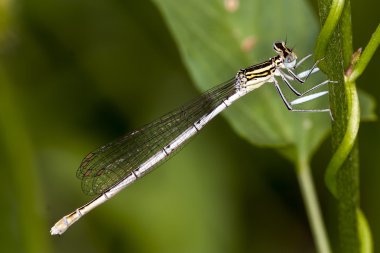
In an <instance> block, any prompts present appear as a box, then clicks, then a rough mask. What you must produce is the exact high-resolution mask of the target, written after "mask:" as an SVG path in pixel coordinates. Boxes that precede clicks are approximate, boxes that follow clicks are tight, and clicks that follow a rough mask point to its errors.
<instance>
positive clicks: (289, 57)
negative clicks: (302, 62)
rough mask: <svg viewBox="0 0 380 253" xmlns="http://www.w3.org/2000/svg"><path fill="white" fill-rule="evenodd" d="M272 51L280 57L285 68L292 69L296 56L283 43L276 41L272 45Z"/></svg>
mask: <svg viewBox="0 0 380 253" xmlns="http://www.w3.org/2000/svg"><path fill="white" fill-rule="evenodd" d="M273 49H274V51H276V53H278V54H279V55H280V56H281V58H282V60H283V63H284V66H285V68H289V69H290V68H294V66H295V65H296V63H297V55H296V54H295V53H294V52H293V50H292V49H290V48H288V47H287V46H286V44H285V42H283V41H277V42H275V43H273Z"/></svg>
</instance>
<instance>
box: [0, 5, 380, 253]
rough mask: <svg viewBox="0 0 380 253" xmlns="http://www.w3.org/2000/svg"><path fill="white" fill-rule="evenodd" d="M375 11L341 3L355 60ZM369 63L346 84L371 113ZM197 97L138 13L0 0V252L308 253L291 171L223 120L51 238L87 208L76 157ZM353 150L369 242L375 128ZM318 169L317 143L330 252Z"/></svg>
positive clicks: (167, 43)
mask: <svg viewBox="0 0 380 253" xmlns="http://www.w3.org/2000/svg"><path fill="white" fill-rule="evenodd" d="M308 4H309V5H310V8H312V9H313V11H314V13H317V11H316V3H315V2H314V1H310V2H308ZM374 5H377V6H374ZM378 10H379V3H378V2H376V3H374V1H370V0H364V1H360V2H359V1H353V3H352V19H353V30H354V31H353V34H354V46H355V48H357V47H360V46H365V45H366V43H367V42H368V40H369V38H370V36H371V34H372V32H373V31H374V30H375V28H376V26H377V24H378V22H379V14H378ZM315 16H316V17H317V15H315ZM274 18H275V17H274ZM290 18H291V17H290ZM283 35H284V34H279V35H278V36H279V39H281V38H282V37H283ZM301 43H302V42H297V46H300V44H301ZM270 56H271V55H268V57H270ZM379 64H380V62H379V53H377V54H376V55H375V57H374V59H373V60H372V62H371V63H370V65H369V67H368V68H367V70H366V72H365V73H364V75H363V76H362V77H361V78H360V79H359V81H358V85H359V87H360V88H361V89H363V90H365V91H367V92H369V93H370V94H372V95H373V96H374V97H375V98H376V100H377V101H378V100H379V98H380V88H379V87H380V86H379V77H378V73H376V70H377V72H378V69H379ZM242 67H243V66H242ZM232 75H234V73H231V76H232ZM198 94H199V91H198V90H197V89H196V88H194V85H193V84H192V81H191V79H190V77H189V74H188V73H187V71H186V69H185V67H184V65H183V63H182V61H181V58H180V55H179V52H178V49H177V46H176V43H175V41H174V40H173V38H172V36H171V34H170V32H169V31H168V28H167V26H166V24H165V22H164V19H163V17H162V16H161V15H160V12H159V10H158V9H157V7H156V6H155V5H154V4H153V3H152V2H150V1H133V2H132V1H126V0H112V1H106V0H80V1H79V0H56V1H47V0H27V1H26V0H24V1H11V0H0V112H1V114H0V115H1V118H0V132H1V135H0V143H1V144H0V151H1V152H0V168H1V171H2V176H1V178H2V183H1V195H0V201H1V204H2V208H1V211H0V214H1V217H2V221H1V228H0V242H1V249H2V252H141V253H142V252H315V248H314V243H313V239H312V237H311V233H310V229H309V224H308V221H307V217H306V214H305V210H304V206H303V203H302V198H301V195H300V191H299V188H298V183H297V180H296V176H295V173H294V169H293V168H292V165H291V164H290V163H289V162H288V161H287V160H285V159H283V158H282V157H281V156H280V155H278V153H276V152H274V151H273V150H272V149H262V148H257V147H253V146H251V145H249V144H248V143H247V142H246V141H244V140H242V139H241V138H239V137H238V136H237V135H236V134H235V133H234V132H233V131H232V129H231V127H230V126H229V124H228V123H227V122H226V121H225V120H224V119H223V117H218V118H217V119H215V120H214V121H213V122H212V123H211V124H210V125H209V126H208V127H206V128H205V130H204V131H202V133H200V134H199V136H198V137H197V138H195V139H194V140H193V141H192V142H191V143H190V144H189V145H188V146H187V147H186V148H185V149H184V150H183V151H182V152H181V153H180V154H179V155H177V156H175V157H174V158H172V159H171V160H170V161H168V162H167V163H165V164H164V165H162V166H161V167H160V168H159V169H158V170H156V171H155V172H154V173H152V174H150V175H149V176H147V177H145V178H144V179H142V180H140V181H139V182H138V183H136V184H134V185H132V186H131V187H129V188H128V189H126V190H124V191H123V192H122V193H121V194H119V195H118V196H117V197H115V198H114V199H112V200H111V201H109V202H108V203H107V204H105V205H103V206H101V207H99V208H97V209H96V210H95V211H93V212H92V213H90V214H89V215H87V216H86V217H85V218H84V219H83V220H81V221H79V222H78V223H77V224H75V225H74V226H73V227H72V228H70V229H69V230H68V231H67V232H66V233H65V234H64V235H63V236H61V237H52V236H50V234H49V229H50V227H51V226H52V225H53V224H54V223H55V222H56V221H57V220H58V219H59V218H61V217H62V216H63V215H65V214H67V213H68V212H71V211H73V210H74V209H75V208H77V207H79V206H80V205H82V204H84V203H85V202H87V201H88V200H90V198H89V197H88V196H86V195H84V194H83V193H82V192H81V188H80V181H79V180H77V179H76V177H75V171H76V168H77V167H78V165H79V163H80V161H81V159H82V158H83V157H84V155H86V154H87V153H88V152H89V151H91V150H93V149H94V148H96V147H98V146H99V145H102V144H104V143H106V142H108V141H110V140H112V139H114V138H116V137H118V136H120V135H122V134H124V133H126V132H128V131H130V130H133V129H135V128H136V127H138V126H141V125H143V124H145V123H147V122H149V121H151V120H153V119H155V118H157V117H158V116H160V115H161V114H163V113H165V112H167V111H169V110H171V109H173V108H175V107H177V106H178V105H181V104H182V103H183V102H185V101H187V100H189V99H191V98H193V97H194V96H197V95H198ZM378 113H379V109H377V114H378ZM359 141H360V142H359V147H360V160H361V202H362V207H363V210H364V213H365V214H366V215H367V218H368V221H369V224H370V226H371V229H372V232H373V236H374V239H375V243H376V242H378V241H379V238H380V216H379V213H380V201H379V195H378V194H379V190H380V187H379V184H378V181H379V180H380V171H379V167H380V166H379V164H380V156H379V155H378V154H379V152H380V143H379V141H380V123H379V122H378V121H377V122H372V123H363V124H362V126H361V130H360V134H359ZM329 157H330V145H329V141H328V140H327V141H326V142H325V143H323V145H322V147H321V148H320V149H319V151H318V152H317V154H316V156H315V158H314V161H313V164H312V166H313V168H314V171H313V172H314V175H315V180H316V186H317V189H318V194H319V197H320V202H321V205H322V208H323V212H324V216H325V219H326V223H327V227H328V231H329V234H330V235H331V238H332V239H333V241H334V242H333V243H332V244H333V245H334V246H336V242H335V239H336V232H337V231H336V230H337V229H336V221H334V219H335V211H336V210H335V203H334V200H333V199H332V197H331V196H330V194H329V193H328V192H327V191H326V189H325V187H324V183H323V172H324V168H325V166H326V164H327V162H328V161H329Z"/></svg>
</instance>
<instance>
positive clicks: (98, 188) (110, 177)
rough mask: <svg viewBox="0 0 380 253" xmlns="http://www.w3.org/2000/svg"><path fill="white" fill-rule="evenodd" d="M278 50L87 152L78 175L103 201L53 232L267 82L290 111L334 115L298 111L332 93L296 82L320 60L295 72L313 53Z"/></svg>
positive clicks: (62, 229) (279, 44)
mask: <svg viewBox="0 0 380 253" xmlns="http://www.w3.org/2000/svg"><path fill="white" fill-rule="evenodd" d="M273 48H274V50H275V51H276V53H277V55H276V56H274V57H272V58H270V59H269V60H268V61H265V62H263V63H260V64H257V65H253V66H250V67H248V68H245V69H241V70H240V71H238V73H237V74H236V76H235V77H234V78H232V79H231V80H229V81H227V82H225V83H222V84H220V85H219V86H216V87H214V88H212V89H210V90H208V91H207V92H205V93H204V94H203V95H201V96H200V97H198V98H196V99H194V100H192V101H191V102H190V103H188V104H186V105H185V106H182V107H180V108H178V109H177V110H174V111H172V112H170V113H168V114H166V115H164V116H163V117H161V118H159V119H158V120H156V121H153V122H152V123H150V124H148V125H146V126H144V127H142V128H141V129H139V130H136V131H133V132H131V133H129V134H127V135H125V136H124V137H122V138H121V139H119V140H116V141H114V142H111V143H109V144H107V145H105V146H103V147H100V148H98V149H97V150H95V151H93V152H91V153H90V154H88V155H87V156H86V157H85V158H84V159H83V161H82V163H81V165H80V167H79V169H78V171H77V177H78V178H79V179H81V180H82V189H83V191H84V193H86V194H88V195H98V197H96V198H95V199H93V200H92V201H90V202H89V203H87V204H85V205H84V206H82V207H80V208H78V209H76V210H75V211H74V212H72V213H70V214H68V215H66V216H64V217H63V218H62V219H61V220H59V221H58V222H57V223H56V224H55V225H54V226H53V227H52V228H51V230H50V233H51V234H53V235H54V234H62V233H64V232H65V231H66V229H67V228H68V227H69V226H71V225H72V224H73V223H74V222H76V221H77V220H78V219H79V218H81V217H82V216H83V215H85V214H86V213H88V212H89V211H91V210H92V209H94V208H95V207H97V206H98V205H100V204H102V203H104V202H105V201H107V200H108V199H110V198H112V197H113V196H114V195H115V194H117V193H118V192H120V191H121V190H122V189H124V188H125V187H126V186H128V185H130V184H131V183H133V182H134V181H136V180H137V179H139V178H141V177H142V176H144V175H145V174H147V173H148V172H150V171H151V170H152V169H153V168H155V167H157V166H158V164H160V163H161V162H163V161H165V160H167V159H168V158H169V157H171V156H172V155H173V154H174V153H175V151H176V150H178V149H179V148H180V147H182V146H183V145H184V144H185V143H186V141H187V140H189V139H190V137H192V136H193V135H195V134H196V133H197V132H199V131H200V130H201V129H202V128H203V127H204V126H205V125H206V124H207V123H208V122H209V121H210V120H211V119H213V118H214V117H215V116H216V115H217V114H219V113H220V112H221V111H223V110H224V109H226V108H227V107H228V106H230V105H231V104H232V103H233V102H234V101H236V100H237V99H239V98H240V97H242V96H244V95H246V94H247V93H249V92H251V91H253V90H255V89H257V88H259V87H260V86H262V85H263V84H265V83H273V84H274V86H275V88H276V90H277V92H278V93H279V95H280V97H281V99H282V101H283V102H284V103H285V105H286V107H287V108H288V109H289V110H291V111H296V112H330V109H314V110H299V109H293V107H292V106H293V105H295V104H300V103H304V102H306V101H310V100H313V99H315V98H317V97H320V96H322V95H325V94H327V91H322V92H318V93H314V94H311V95H306V94H308V93H309V92H311V91H313V90H315V89H317V88H319V87H321V86H323V85H325V84H327V83H329V82H331V81H329V80H326V81H324V82H321V83H319V84H317V85H314V86H313V87H312V88H311V89H309V90H307V91H305V92H303V93H301V92H299V91H297V90H296V89H295V88H294V87H293V86H292V84H291V81H297V82H299V83H304V82H305V81H306V80H307V79H308V77H309V76H310V75H311V74H312V73H315V72H317V71H318V70H319V69H318V67H317V64H318V61H317V62H316V63H315V64H314V65H313V66H312V67H311V68H310V69H309V70H307V71H303V72H301V73H299V74H296V72H295V70H296V68H297V67H298V66H299V65H300V64H301V63H303V62H304V61H305V60H306V59H307V58H309V57H310V56H311V55H308V56H306V57H304V58H303V59H301V60H300V61H299V62H298V63H297V56H296V54H295V53H294V52H293V51H292V49H290V48H288V47H287V46H286V44H285V42H275V43H274V44H273ZM276 78H280V79H281V80H282V81H283V82H284V83H285V84H286V85H287V86H288V87H289V89H290V90H291V91H292V92H293V93H294V94H296V95H297V96H299V97H300V98H298V99H296V100H293V101H292V102H289V101H288V100H287V99H286V97H285V96H284V94H283V92H282V90H281V88H280V86H279V83H278V81H277V79H276ZM330 115H331V112H330Z"/></svg>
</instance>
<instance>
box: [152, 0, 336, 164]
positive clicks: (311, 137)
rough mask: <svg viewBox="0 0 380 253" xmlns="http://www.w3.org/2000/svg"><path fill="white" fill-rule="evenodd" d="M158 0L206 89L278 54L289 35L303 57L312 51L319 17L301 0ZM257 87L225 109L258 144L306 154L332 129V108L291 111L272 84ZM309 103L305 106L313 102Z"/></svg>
mask: <svg viewBox="0 0 380 253" xmlns="http://www.w3.org/2000/svg"><path fill="white" fill-rule="evenodd" d="M154 2H155V3H156V4H157V6H158V7H159V9H160V10H161V12H162V13H163V15H164V17H165V19H166V21H167V23H168V26H169V28H170V30H171V32H172V34H173V36H174V38H175V40H176V41H177V44H178V47H179V50H180V53H181V55H182V58H183V61H184V63H185V65H186V66H187V68H188V70H189V72H190V75H191V76H192V78H193V79H194V81H195V83H196V85H197V86H198V87H199V88H200V89H201V90H203V91H204V90H206V89H208V88H210V87H212V86H215V85H216V84H218V83H221V82H223V81H225V80H228V79H229V78H231V77H233V76H234V75H235V73H236V72H237V70H238V69H239V68H244V67H247V66H249V65H252V64H256V63H259V62H262V61H264V60H267V59H268V58H269V57H272V56H274V55H275V54H274V53H273V50H272V43H273V42H274V41H277V40H285V38H286V37H287V38H289V41H288V45H290V46H292V45H295V44H296V45H297V48H296V49H295V51H296V53H298V55H299V57H300V58H302V57H303V56H305V55H306V54H309V53H310V52H311V48H312V47H313V41H314V39H315V36H316V33H317V23H316V19H315V17H314V15H313V13H312V12H311V10H310V8H309V6H308V5H307V3H306V2H305V1H302V0H294V1H286V2H285V1H276V0H260V1H215V0H213V1H201V0H193V1H189V0H187V1H171V0H154ZM227 3H232V4H233V3H235V4H238V5H237V6H235V7H236V8H235V7H233V5H231V6H232V7H231V6H230V7H228V6H227ZM309 64H310V62H309ZM306 65H307V64H306ZM285 89H286V88H285V87H284V90H285ZM254 93H255V94H249V95H248V96H246V97H245V98H243V99H241V100H242V101H239V102H237V103H236V104H234V105H233V106H231V107H230V108H229V109H228V110H227V111H226V113H225V114H224V116H226V118H227V119H228V121H229V122H230V124H231V125H232V126H233V128H234V129H235V131H236V132H237V133H238V134H240V135H241V136H242V137H244V138H245V139H247V140H248V141H250V142H251V143H254V144H257V145H264V146H272V147H273V146H274V147H287V148H285V149H281V152H282V153H283V154H285V155H286V156H287V157H288V158H290V159H294V157H295V153H294V152H296V154H297V155H299V156H300V157H303V158H306V159H308V158H309V157H310V156H311V154H312V152H313V151H314V150H315V148H316V147H317V146H318V144H319V143H320V142H321V140H322V138H323V136H324V135H325V133H326V132H327V130H328V124H327V122H328V120H329V116H328V114H311V113H308V114H300V113H292V112H289V111H288V110H287V109H286V107H285V106H284V104H283V103H282V101H281V99H280V97H279V95H278V94H277V93H276V90H275V88H274V86H273V85H272V84H268V85H264V86H263V87H262V88H260V89H259V90H256V91H255V92H254ZM311 104H313V103H311ZM311 104H310V105H305V107H306V106H310V107H309V108H313V107H314V106H312V105H311ZM313 105H314V104H313ZM316 106H318V105H316ZM327 106H328V105H327V104H325V105H324V106H323V105H321V108H325V107H327Z"/></svg>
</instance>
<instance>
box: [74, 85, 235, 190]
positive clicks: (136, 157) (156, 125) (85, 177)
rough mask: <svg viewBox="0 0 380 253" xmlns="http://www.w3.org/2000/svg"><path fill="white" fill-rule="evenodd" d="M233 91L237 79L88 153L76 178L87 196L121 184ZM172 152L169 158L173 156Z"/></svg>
mask: <svg viewBox="0 0 380 253" xmlns="http://www.w3.org/2000/svg"><path fill="white" fill-rule="evenodd" d="M234 93H235V78H233V79H231V80H229V81H227V82H225V83H223V84H220V85H219V86H216V87H214V88H212V89H210V90H208V91H207V92H205V93H204V94H203V95H201V96H200V97H198V98H196V99H194V100H192V101H191V102H190V103H188V104H186V105H185V106H182V107H180V108H178V109H177V110H174V111H172V112H170V113H168V114H165V115H164V116H162V117H161V118H159V119H157V120H155V121H153V122H151V123H150V124H148V125H145V126H144V127H142V128H141V129H139V130H136V131H133V132H131V133H129V134H127V135H125V136H124V137H122V138H120V139H118V140H115V141H113V142H111V143H109V144H107V145H104V146H102V147H100V148H98V149H96V150H95V151H93V152H91V153H89V154H88V155H87V156H86V157H85V158H84V159H83V161H82V163H81V165H80V167H79V169H78V170H77V177H78V178H79V179H81V180H82V190H83V192H84V193H85V194H87V195H99V194H101V193H103V192H104V191H106V190H108V189H109V188H110V187H112V186H113V185H115V184H117V183H119V182H120V181H121V180H123V179H124V178H125V177H127V176H128V175H129V174H130V173H132V171H134V170H135V169H137V168H138V167H139V165H141V164H142V163H143V162H145V161H146V160H148V159H149V158H150V157H152V156H153V155H155V154H156V153H157V152H159V151H160V150H161V149H163V148H164V147H165V146H166V145H168V144H169V143H170V142H171V141H172V140H174V139H175V138H176V137H177V136H179V135H180V134H181V133H183V132H184V131H185V130H186V129H188V128H189V127H191V126H192V125H193V124H194V123H195V122H196V121H197V120H199V119H200V118H201V117H202V116H203V115H205V114H207V113H209V112H211V111H212V110H213V109H214V108H216V107H217V106H218V105H220V104H221V103H222V102H223V101H224V100H225V99H226V98H228V97H229V96H231V95H232V94H234ZM183 144H184V143H182V144H181V146H183ZM173 153H174V152H172V153H171V154H169V155H168V156H167V157H171V156H172V155H173ZM166 159H167V158H165V159H164V160H166ZM164 160H162V161H164ZM162 161H161V162H162ZM157 165H158V164H156V165H155V166H157Z"/></svg>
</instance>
